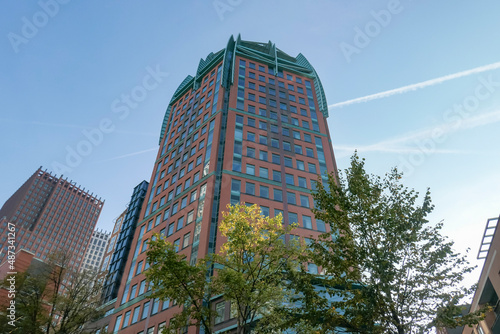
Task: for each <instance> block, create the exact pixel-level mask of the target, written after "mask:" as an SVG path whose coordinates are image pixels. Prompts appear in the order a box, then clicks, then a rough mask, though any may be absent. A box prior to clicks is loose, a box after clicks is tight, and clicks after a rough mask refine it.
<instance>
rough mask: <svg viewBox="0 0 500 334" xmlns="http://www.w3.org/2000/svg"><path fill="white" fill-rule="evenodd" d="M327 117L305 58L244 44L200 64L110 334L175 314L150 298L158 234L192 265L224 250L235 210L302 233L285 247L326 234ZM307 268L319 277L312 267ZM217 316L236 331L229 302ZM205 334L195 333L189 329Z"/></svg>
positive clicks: (170, 115)
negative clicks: (322, 189) (321, 187)
mask: <svg viewBox="0 0 500 334" xmlns="http://www.w3.org/2000/svg"><path fill="white" fill-rule="evenodd" d="M327 117H328V105H327V102H326V98H325V93H324V91H323V88H322V85H321V82H320V80H319V77H318V75H317V73H316V71H315V70H314V68H313V67H312V65H311V64H310V63H309V61H308V60H307V59H306V58H305V57H304V56H303V55H302V54H298V55H297V56H296V57H293V56H290V55H288V54H286V53H285V52H283V51H282V50H280V49H278V48H277V47H276V45H275V44H273V43H271V42H268V43H257V42H250V41H243V40H241V38H240V37H239V36H238V38H237V39H235V38H233V37H231V38H230V40H229V42H228V44H227V46H226V47H225V48H223V49H222V50H219V51H217V52H215V53H210V54H209V55H208V56H207V57H206V58H205V59H202V60H200V63H199V65H198V67H197V70H196V72H195V74H194V76H191V75H188V76H187V77H186V79H185V80H184V81H183V82H182V83H181V84H180V85H179V87H178V88H177V90H176V91H175V93H174V94H173V97H172V99H171V101H170V103H169V105H168V107H167V111H166V113H165V117H164V121H163V124H162V128H161V133H160V138H159V149H158V154H157V156H156V159H155V161H154V168H153V172H152V175H151V179H150V180H151V182H150V184H149V187H147V188H146V190H147V192H146V193H145V195H146V197H145V200H144V205H143V208H142V211H141V212H140V217H139V220H138V221H137V229H136V230H135V233H134V235H133V241H132V243H131V248H130V250H131V251H130V253H128V256H127V258H126V261H125V263H124V264H125V265H124V267H123V269H122V270H123V271H121V272H120V275H121V274H123V276H120V277H121V279H120V286H119V289H118V290H117V291H116V294H113V295H112V298H116V300H115V302H114V309H110V310H109V313H108V315H110V317H111V320H110V321H109V327H107V330H109V331H110V332H113V333H124V334H127V333H130V334H137V333H147V334H157V333H159V332H160V331H161V328H163V327H164V326H165V325H166V324H167V323H168V321H169V319H171V318H172V316H173V315H174V314H175V313H177V312H178V306H175V305H173V302H170V301H168V300H165V301H162V300H158V299H151V298H150V292H148V286H147V281H146V278H145V276H144V274H143V271H144V270H146V269H147V268H148V263H147V260H146V250H147V247H148V242H149V241H150V240H151V239H152V238H153V234H154V233H159V234H163V235H164V236H165V237H166V238H167V239H168V240H169V241H170V242H172V243H173V244H174V245H175V247H176V249H177V250H178V252H179V254H182V255H184V256H186V260H187V261H189V262H190V263H192V264H194V263H196V262H197V260H198V259H201V258H204V257H205V256H206V255H207V254H210V253H214V252H216V251H217V250H218V249H219V247H220V246H221V245H222V240H223V238H222V237H221V235H220V231H219V229H218V224H219V222H220V221H221V219H222V212H223V211H225V210H226V206H227V205H228V204H235V203H240V202H245V203H252V204H258V205H260V206H261V208H262V211H263V213H264V214H265V215H268V216H271V217H274V216H275V215H278V214H282V215H283V219H284V222H285V224H292V223H297V224H298V225H299V226H300V227H299V228H298V229H296V230H295V231H294V235H288V236H287V237H286V238H287V239H290V238H303V239H305V241H306V242H307V238H315V237H317V236H318V235H319V234H321V233H323V232H325V231H327V229H328V226H325V223H324V222H322V221H320V220H316V219H315V218H314V215H313V214H312V213H311V208H312V207H313V198H312V195H311V193H312V191H314V189H316V182H317V180H318V175H319V174H321V175H322V177H323V180H325V179H326V178H327V176H326V173H331V172H335V171H336V164H335V158H334V154H333V148H332V144H331V139H330V135H329V130H328V125H327ZM122 233H123V231H122ZM120 235H121V234H120ZM117 252H118V248H117V250H116V251H115V254H117ZM121 261H123V260H121ZM110 268H111V267H110ZM307 269H308V270H309V271H310V272H311V273H316V274H317V273H318V268H317V267H316V266H315V265H314V264H310V265H309V266H308V268H307ZM110 272H111V269H110ZM114 282H117V280H114ZM113 288H116V285H115V286H113ZM107 300H109V301H110V302H112V300H111V299H107ZM215 309H216V310H217V312H218V316H217V317H216V319H215V322H216V323H215V324H214V330H215V331H219V330H220V331H223V330H226V329H228V328H231V327H232V326H233V327H234V326H235V322H236V320H235V319H234V318H232V317H231V314H230V312H229V305H228V304H227V303H225V302H223V301H222V302H218V303H217V305H216V306H215ZM101 328H104V327H101ZM198 332H199V329H198V328H195V327H194V326H192V327H189V329H188V330H187V331H186V333H190V334H191V333H198Z"/></svg>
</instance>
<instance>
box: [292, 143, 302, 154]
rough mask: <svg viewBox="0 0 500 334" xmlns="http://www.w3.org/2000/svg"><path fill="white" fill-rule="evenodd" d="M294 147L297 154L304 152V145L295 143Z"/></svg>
mask: <svg viewBox="0 0 500 334" xmlns="http://www.w3.org/2000/svg"><path fill="white" fill-rule="evenodd" d="M294 149H295V153H296V154H302V146H300V145H295V146H294Z"/></svg>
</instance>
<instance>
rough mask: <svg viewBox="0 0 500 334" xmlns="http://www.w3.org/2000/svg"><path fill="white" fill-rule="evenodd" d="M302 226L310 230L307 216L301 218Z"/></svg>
mask: <svg viewBox="0 0 500 334" xmlns="http://www.w3.org/2000/svg"><path fill="white" fill-rule="evenodd" d="M302 226H303V227H304V228H307V229H312V221H311V217H309V216H304V215H303V216H302Z"/></svg>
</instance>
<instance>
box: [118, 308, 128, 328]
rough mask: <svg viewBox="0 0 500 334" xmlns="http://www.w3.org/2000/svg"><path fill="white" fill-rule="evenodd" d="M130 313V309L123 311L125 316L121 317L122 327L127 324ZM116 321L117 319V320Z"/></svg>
mask: <svg viewBox="0 0 500 334" xmlns="http://www.w3.org/2000/svg"><path fill="white" fill-rule="evenodd" d="M130 313H131V311H127V312H125V318H123V325H122V328H125V327H127V326H128V323H129V322H130ZM117 321H118V320H117Z"/></svg>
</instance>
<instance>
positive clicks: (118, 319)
mask: <svg viewBox="0 0 500 334" xmlns="http://www.w3.org/2000/svg"><path fill="white" fill-rule="evenodd" d="M121 321H122V316H121V315H119V316H118V317H116V323H115V329H114V330H113V332H115V333H118V330H119V329H120V322H121Z"/></svg>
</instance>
